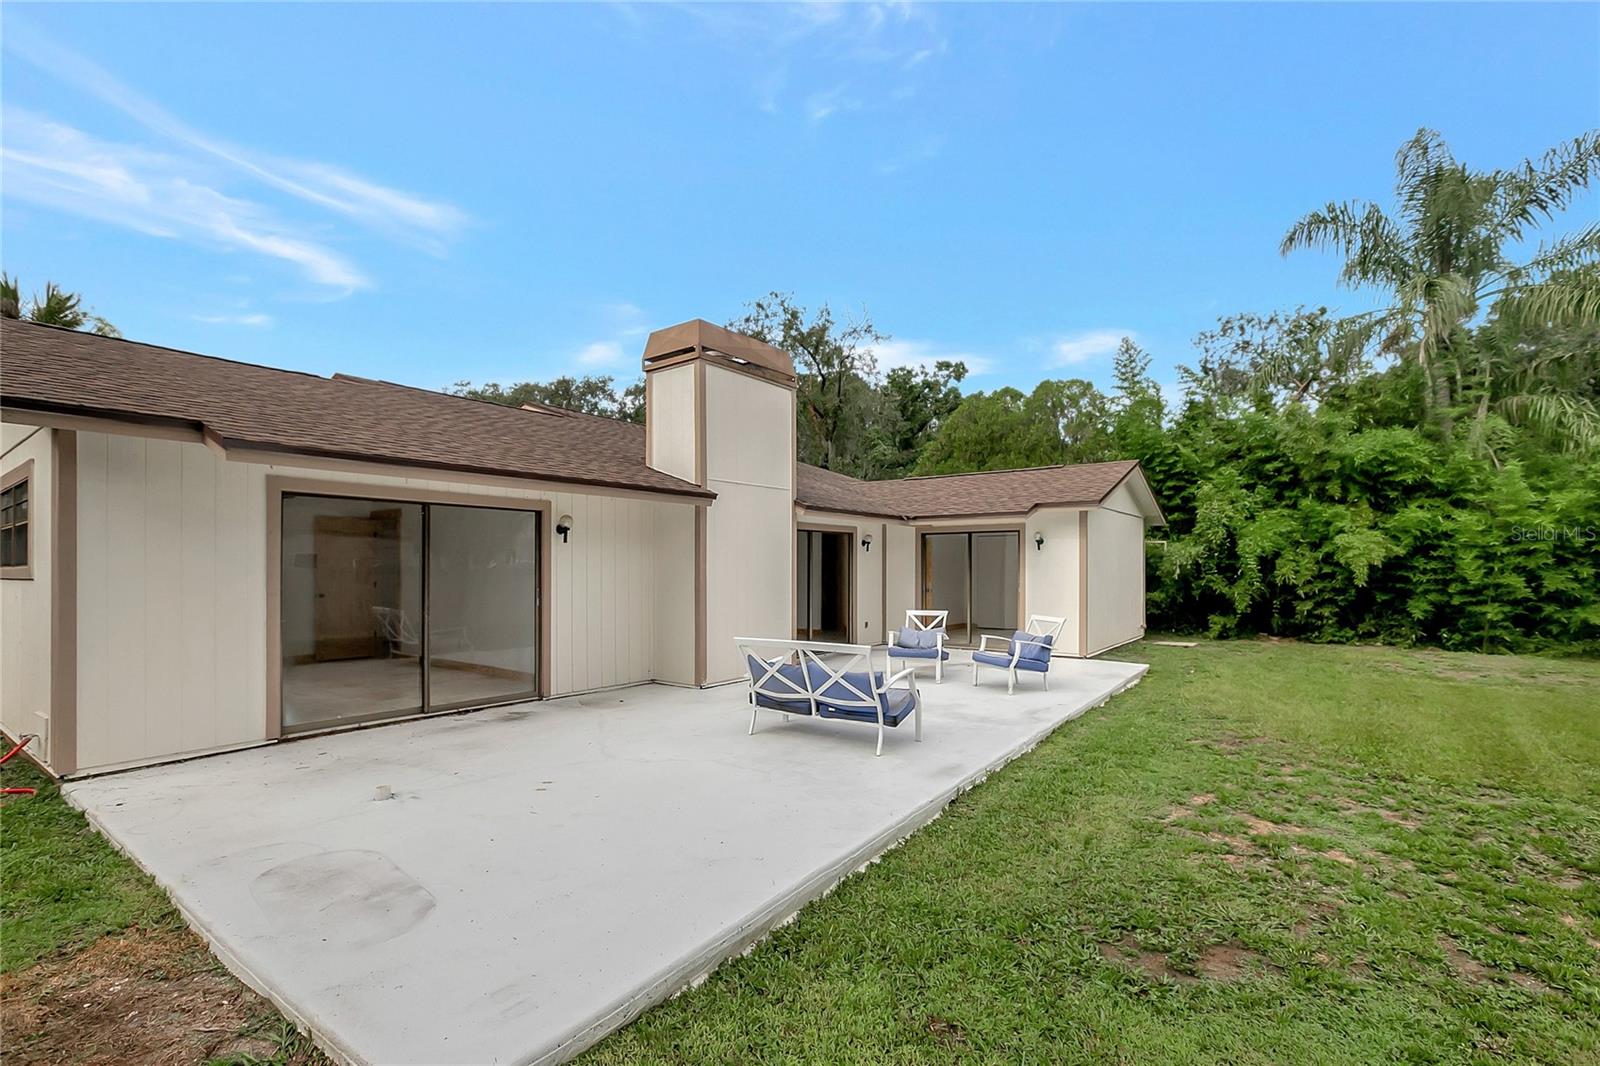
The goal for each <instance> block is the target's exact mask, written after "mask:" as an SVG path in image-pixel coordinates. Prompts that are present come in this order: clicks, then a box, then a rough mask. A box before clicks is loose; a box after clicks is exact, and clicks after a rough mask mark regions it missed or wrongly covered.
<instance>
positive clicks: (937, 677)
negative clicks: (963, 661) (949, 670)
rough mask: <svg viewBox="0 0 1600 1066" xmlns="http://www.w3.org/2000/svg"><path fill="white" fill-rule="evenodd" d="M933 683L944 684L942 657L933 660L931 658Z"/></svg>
mask: <svg viewBox="0 0 1600 1066" xmlns="http://www.w3.org/2000/svg"><path fill="white" fill-rule="evenodd" d="M933 683H934V684H935V685H942V684H944V660H943V659H935V660H933Z"/></svg>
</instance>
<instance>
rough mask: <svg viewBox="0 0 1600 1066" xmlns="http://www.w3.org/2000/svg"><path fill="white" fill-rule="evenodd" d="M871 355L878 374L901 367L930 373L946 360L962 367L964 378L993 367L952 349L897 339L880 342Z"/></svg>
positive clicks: (974, 354)
mask: <svg viewBox="0 0 1600 1066" xmlns="http://www.w3.org/2000/svg"><path fill="white" fill-rule="evenodd" d="M872 355H873V358H874V359H876V360H877V363H878V369H879V370H880V371H885V370H893V369H894V368H896V367H902V366H909V367H920V368H923V369H928V370H931V369H933V365H934V364H935V363H938V362H941V361H945V360H948V361H950V362H959V363H965V364H966V365H967V374H968V375H969V376H977V375H980V374H987V373H989V372H990V371H991V370H993V369H994V365H995V363H994V360H993V359H992V358H991V357H989V356H987V355H982V354H979V353H977V352H969V351H965V350H963V349H960V348H952V347H949V346H946V345H942V344H937V343H935V342H933V341H926V340H908V339H904V338H900V337H895V338H892V339H890V340H886V341H880V342H879V343H878V344H876V345H874V346H873V349H872Z"/></svg>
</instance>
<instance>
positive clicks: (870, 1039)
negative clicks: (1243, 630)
mask: <svg viewBox="0 0 1600 1066" xmlns="http://www.w3.org/2000/svg"><path fill="white" fill-rule="evenodd" d="M1123 657H1127V658H1138V659H1143V660H1147V661H1149V662H1150V663H1151V665H1152V669H1151V672H1150V674H1149V676H1148V679H1147V680H1146V681H1145V682H1144V683H1143V684H1141V685H1140V686H1139V687H1138V688H1136V689H1134V690H1133V691H1132V692H1130V693H1128V694H1127V695H1125V696H1121V697H1118V698H1117V699H1116V700H1114V701H1113V702H1112V703H1111V704H1110V705H1108V706H1107V707H1106V708H1104V709H1103V710H1100V711H1096V712H1093V713H1091V714H1090V715H1089V716H1088V717H1086V718H1085V719H1083V720H1080V721H1078V722H1076V723H1073V724H1071V725H1069V726H1067V727H1065V728H1063V729H1061V730H1060V731H1059V732H1057V733H1056V734H1055V736H1054V737H1052V738H1051V739H1050V740H1048V741H1046V742H1045V743H1044V744H1043V745H1041V746H1040V748H1039V749H1038V750H1037V751H1035V752H1034V753H1033V754H1032V755H1030V756H1028V757H1027V758H1024V759H1021V760H1019V761H1018V762H1016V763H1014V764H1013V765H1012V766H1010V767H1008V768H1007V769H1006V770H1004V771H1002V772H1001V773H999V774H997V775H996V776H995V777H993V778H991V779H990V780H989V781H988V782H987V783H986V784H985V785H983V786H981V787H980V788H978V789H976V790H974V791H973V792H971V793H969V794H968V795H966V796H964V797H962V798H961V799H960V800H958V801H957V803H956V804H955V805H954V806H953V807H952V808H951V809H950V810H949V811H948V812H947V813H946V814H945V816H944V817H943V818H941V819H940V820H939V821H937V822H935V823H934V824H933V825H932V826H930V827H929V828H928V829H926V830H925V831H923V832H921V833H919V834H917V835H916V836H915V837H914V838H912V839H911V840H910V841H908V842H907V843H906V844H905V845H903V846H902V847H900V848H899V849H897V850H895V851H893V852H891V853H890V854H889V855H887V856H886V857H885V858H884V859H883V860H882V861H881V862H879V863H878V864H876V865H875V866H873V867H871V868H870V869H869V870H867V871H866V872H865V873H862V874H859V875H857V876H855V877H852V878H850V879H849V880H848V881H846V882H845V883H844V884H842V885H841V886H840V887H839V888H838V889H837V890H836V891H835V892H834V893H833V894H832V895H831V896H829V897H828V898H826V899H824V900H822V901H820V902H818V903H817V904H814V905H812V906H810V907H808V908H806V910H805V911H804V912H802V914H801V915H800V916H799V918H798V919H797V920H796V921H795V922H794V923H793V924H791V925H789V926H787V927H785V928H784V929H782V930H780V931H779V932H778V933H777V934H775V935H774V936H773V937H772V938H771V939H770V940H769V941H767V942H766V943H764V944H762V945H761V946H759V947H758V948H757V949H756V950H755V951H753V952H752V953H751V954H750V955H749V956H747V957H745V958H743V959H740V960H738V961H736V962H733V963H730V964H729V965H727V966H724V967H723V968H722V969H720V970H719V971H717V972H716V973H715V974H714V975H713V976H712V977H711V978H710V979H709V980H708V981H706V982H705V983H704V984H703V985H701V986H700V987H698V988H696V989H694V990H692V991H690V992H687V993H685V994H684V995H682V996H680V997H678V998H677V999H675V1000H673V1001H671V1002H669V1003H667V1004H664V1005H662V1006H661V1007H658V1008H656V1009H655V1010H652V1011H650V1012H649V1013H647V1014H646V1015H645V1016H644V1017H643V1018H642V1019H640V1021H639V1022H637V1023H636V1024H634V1025H633V1026H631V1027H630V1028H628V1029H626V1030H624V1031H623V1032H621V1033H618V1034H616V1035H615V1036H613V1037H612V1038H610V1039H609V1040H607V1041H606V1042H605V1043H603V1044H601V1045H600V1046H599V1047H598V1048H596V1049H595V1050H594V1051H593V1052H591V1053H590V1054H589V1055H588V1056H587V1057H586V1058H585V1060H584V1061H585V1062H586V1063H587V1064H589V1066H599V1064H610V1063H619V1064H620V1063H639V1062H705V1063H723V1062H735V1061H770V1062H815V1063H833V1062H870V1063H925V1062H932V1063H938V1062H971V1061H980V1062H1039V1063H1046V1062H1048V1063H1057V1062H1085V1063H1087V1062H1095V1063H1100V1062H1107V1061H1111V1062H1129V1063H1141V1064H1144V1063H1159V1062H1170V1063H1201V1062H1217V1063H1241V1062H1261V1063H1268V1062H1271V1063H1284V1062H1306V1063H1320V1062H1326V1063H1347V1062H1356V1061H1365V1062H1394V1061H1406V1062H1471V1061H1485V1062H1487V1061H1506V1060H1508V1059H1519V1060H1524V1061H1546V1062H1561V1063H1574V1062H1586V1061H1587V1062H1600V939H1597V938H1600V884H1597V880H1600V878H1597V875H1600V664H1596V663H1593V662H1581V663H1580V662H1564V661H1553V660H1545V659H1528V658H1508V657H1507V658H1502V657H1480V656H1469V655H1451V654H1444V653H1437V652H1425V651H1397V650H1394V649H1379V648H1343V647H1311V646H1305V645H1296V644H1273V643H1267V642H1238V643H1204V644H1202V645H1201V646H1200V647H1198V648H1196V649H1193V650H1188V649H1171V648H1161V647H1152V646H1140V647H1138V648H1137V649H1136V650H1135V651H1134V653H1133V654H1129V655H1126V656H1123ZM1063 668H1064V669H1070V668H1071V667H1070V665H1065V666H1064V667H1063ZM775 843H777V842H775Z"/></svg>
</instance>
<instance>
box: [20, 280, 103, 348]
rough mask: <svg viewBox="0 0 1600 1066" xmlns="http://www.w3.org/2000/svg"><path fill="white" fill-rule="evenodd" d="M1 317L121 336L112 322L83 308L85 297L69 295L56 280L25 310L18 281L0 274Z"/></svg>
mask: <svg viewBox="0 0 1600 1066" xmlns="http://www.w3.org/2000/svg"><path fill="white" fill-rule="evenodd" d="M0 317H5V318H25V319H27V320H28V321H30V322H37V323H39V324H40V325H43V326H60V327H61V328H62V329H83V328H84V327H85V326H87V327H89V332H91V333H98V334H99V335H100V336H102V337H120V336H122V331H121V330H119V329H117V327H116V326H113V325H112V324H111V323H110V322H107V321H106V320H105V319H103V318H101V317H100V316H99V315H97V314H95V313H94V312H93V311H92V310H90V309H88V308H86V307H84V306H83V297H82V296H81V295H80V294H78V293H75V292H68V291H66V290H65V289H63V288H61V286H59V285H57V284H56V283H55V282H53V281H47V282H45V283H44V296H42V297H41V296H39V295H38V294H37V293H35V294H34V296H33V299H32V300H30V301H29V302H28V304H27V306H26V307H24V306H23V303H22V293H21V291H20V290H19V288H18V286H17V279H15V278H13V277H12V276H11V275H10V274H0Z"/></svg>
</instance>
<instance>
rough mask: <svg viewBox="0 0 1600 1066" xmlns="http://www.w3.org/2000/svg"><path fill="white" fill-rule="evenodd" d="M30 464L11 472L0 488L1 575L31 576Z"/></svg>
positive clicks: (11, 576)
mask: <svg viewBox="0 0 1600 1066" xmlns="http://www.w3.org/2000/svg"><path fill="white" fill-rule="evenodd" d="M31 466H32V464H31V463H30V464H26V465H25V466H24V467H19V468H18V469H17V470H15V471H13V472H12V476H9V477H7V478H6V479H5V487H4V488H0V575H3V576H5V577H8V578H30V577H32V576H33V570H32V566H31V565H30V564H31V563H32V561H33V551H32V548H33V534H32V531H33V521H32V518H33V516H32V502H31V500H30V499H29V496H30V495H31V494H30V492H29V488H30V487H31V485H32V478H30V477H29V476H28V474H30V473H31V472H32V471H31Z"/></svg>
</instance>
